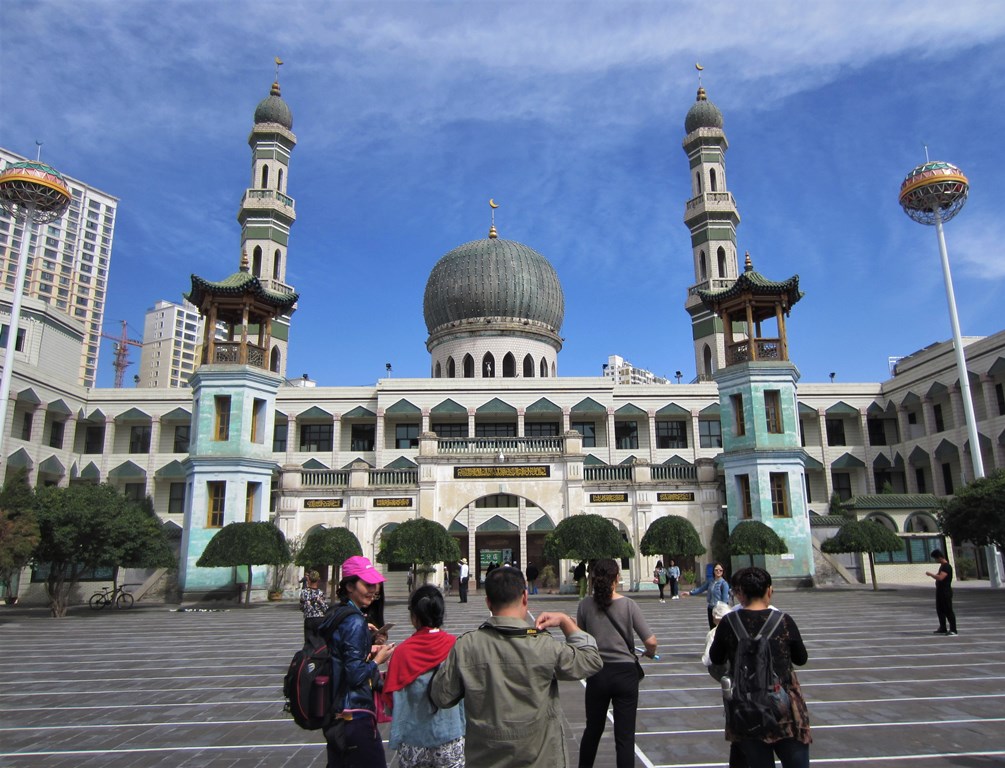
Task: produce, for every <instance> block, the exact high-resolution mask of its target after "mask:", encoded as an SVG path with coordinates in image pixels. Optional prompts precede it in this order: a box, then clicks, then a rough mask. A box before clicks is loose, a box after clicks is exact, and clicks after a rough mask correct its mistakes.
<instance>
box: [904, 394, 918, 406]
mask: <svg viewBox="0 0 1005 768" xmlns="http://www.w3.org/2000/svg"><path fill="white" fill-rule="evenodd" d="M900 404H901V405H903V406H908V405H921V398H920V397H918V396H917V395H916V394H914V392H908V393H907V394H906V395H904V399H903V400H901V401H900Z"/></svg>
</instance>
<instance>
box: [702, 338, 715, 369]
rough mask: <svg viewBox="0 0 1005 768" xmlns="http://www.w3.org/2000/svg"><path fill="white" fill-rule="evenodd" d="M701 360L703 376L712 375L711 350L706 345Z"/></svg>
mask: <svg viewBox="0 0 1005 768" xmlns="http://www.w3.org/2000/svg"><path fill="white" fill-rule="evenodd" d="M701 358H702V369H703V372H704V374H705V375H706V376H711V375H712V370H713V369H712V348H711V347H709V346H708V344H706V345H705V348H704V349H703V350H702V353H701Z"/></svg>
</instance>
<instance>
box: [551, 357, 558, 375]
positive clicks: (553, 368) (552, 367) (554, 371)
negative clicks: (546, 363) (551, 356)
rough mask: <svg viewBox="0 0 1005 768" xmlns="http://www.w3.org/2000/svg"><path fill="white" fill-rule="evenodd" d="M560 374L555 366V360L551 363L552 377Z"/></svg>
mask: <svg viewBox="0 0 1005 768" xmlns="http://www.w3.org/2000/svg"><path fill="white" fill-rule="evenodd" d="M557 375H558V369H557V368H556V367H555V362H554V361H552V363H551V378H555V377H556V376H557Z"/></svg>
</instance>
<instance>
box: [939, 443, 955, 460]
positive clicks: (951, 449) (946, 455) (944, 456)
mask: <svg viewBox="0 0 1005 768" xmlns="http://www.w3.org/2000/svg"><path fill="white" fill-rule="evenodd" d="M959 455H960V449H959V448H957V447H956V446H955V445H953V443H951V442H949V441H948V440H943V441H942V442H941V443H939V446H938V447H937V448H936V449H935V458H937V459H938V460H939V461H949V460H950V459H953V458H956V457H957V456H959Z"/></svg>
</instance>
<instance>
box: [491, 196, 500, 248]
mask: <svg viewBox="0 0 1005 768" xmlns="http://www.w3.org/2000/svg"><path fill="white" fill-rule="evenodd" d="M498 207H499V204H498V203H496V201H495V198H493V197H490V198H489V208H490V209H492V225H491V226H490V227H489V239H491V240H494V239H495V238H497V237H499V233H498V232H496V208H498Z"/></svg>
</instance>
